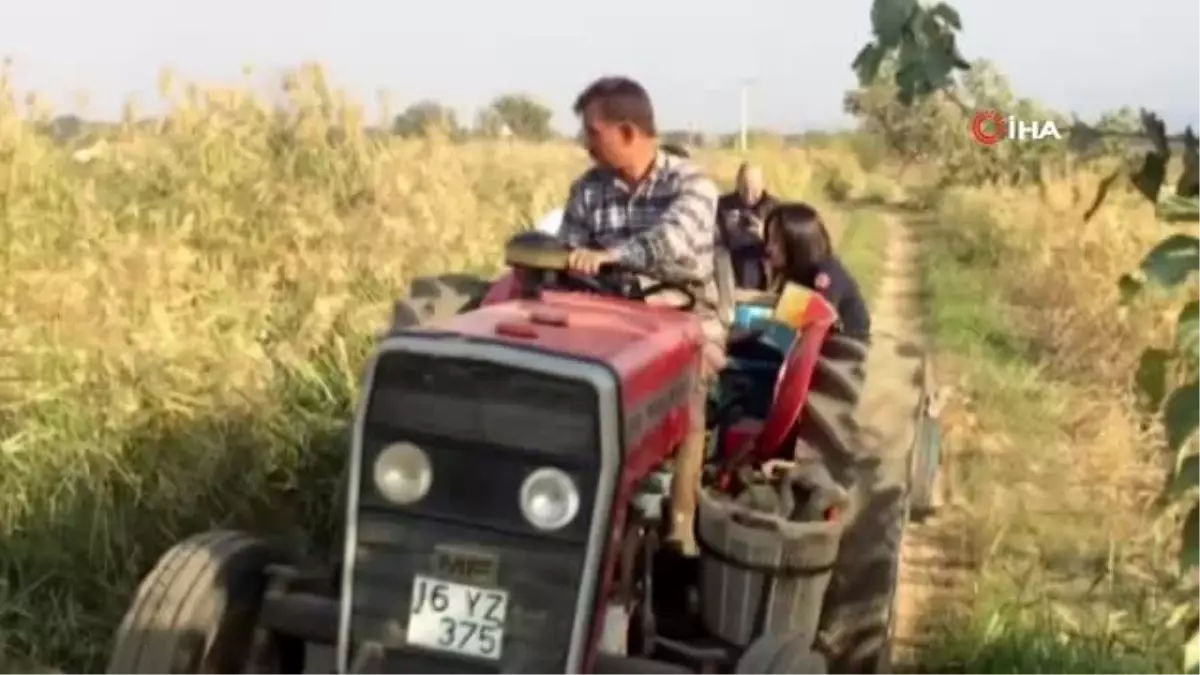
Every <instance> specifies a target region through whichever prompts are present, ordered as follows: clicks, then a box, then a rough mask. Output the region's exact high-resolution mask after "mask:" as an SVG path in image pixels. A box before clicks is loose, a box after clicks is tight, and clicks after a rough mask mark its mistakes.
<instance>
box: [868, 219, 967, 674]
mask: <svg viewBox="0 0 1200 675" xmlns="http://www.w3.org/2000/svg"><path fill="white" fill-rule="evenodd" d="M883 222H884V223H885V229H886V232H887V235H886V236H887V240H888V248H887V260H886V263H885V267H884V271H883V278H882V280H881V284H880V287H879V290H878V296H877V297H876V298H875V301H874V303H872V304H873V309H872V333H873V337H872V347H871V353H870V356H869V357H868V362H867V373H868V376H867V383H866V390H865V391H864V394H863V399H862V402H861V404H860V406H861V407H860V411H859V419H860V423H861V425H862V429H863V432H864V433H863V440H864V443H865V444H866V445H868V446H869V447H868V451H869V452H870V453H871V454H872V455H874V456H876V457H880V458H882V460H883V462H882V465H881V467H880V471H881V476H882V478H883V480H884V481H885V482H886V483H889V484H890V483H892V482H896V481H902V480H903V476H905V475H906V472H907V464H906V458H907V456H908V453H909V449H910V448H912V447H913V444H914V441H915V438H916V419H917V413H918V411H919V409H920V406H921V405H922V403H923V400H924V393H925V392H926V391H929V392H931V393H932V392H934V391H936V386H937V385H936V383H935V382H934V381H933V376H932V373H931V372H930V371H931V367H929V366H928V365H927V364H929V363H930V361H931V358H930V356H929V348H928V341H927V340H926V338H925V331H924V328H923V325H922V323H923V321H922V317H923V316H924V308H923V307H922V305H921V303H922V292H921V287H920V277H919V273H918V267H917V257H916V253H917V242H916V240H915V237H914V233H913V231H912V230H911V227H910V226H909V225H908V224H907V223H906V222H905V220H904V219H903V218H902V217H900V216H898V215H896V214H885V215H884V216H883ZM947 459H949V458H947ZM950 464H951V462H949V461H945V462H943V465H942V466H943V474H942V477H941V480H940V481H939V486H938V488H939V489H938V491H937V492H938V493H939V494H937V495H935V498H934V502H935V504H938V505H941V506H942V507H943V508H941V509H939V511H938V513H936V514H934V515H933V516H931V517H929V518H927V519H926V520H925V521H924V522H922V523H919V524H918V523H910V524H909V525H908V527H907V529H906V531H905V533H904V535H903V537H902V538H901V541H900V544H899V546H900V563H899V569H898V570H897V572H896V573H897V577H898V590H897V594H896V604H895V606H894V609H893V611H894V612H895V615H894V619H893V623H892V630H893V645H894V647H893V654H892V665H891V667H892V669H893V670H895V671H896V672H915V671H917V670H918V669H919V664H918V663H917V661H919V656H918V653H917V652H919V649H920V646H921V644H922V643H923V642H924V637H925V634H926V632H927V629H928V621H927V619H929V618H933V617H932V615H934V614H937V613H938V612H937V609H936V607H935V606H936V605H937V604H938V603H939V602H940V601H941V600H942V598H943V596H944V595H945V593H946V592H947V591H950V592H952V589H954V588H958V587H961V586H962V584H961V583H960V580H959V579H957V578H956V577H959V576H961V575H960V574H959V573H958V572H957V571H956V570H955V569H954V568H955V567H956V565H954V564H953V561H952V560H951V558H952V557H953V556H950V555H948V551H949V550H951V549H952V548H954V547H948V546H947V543H948V540H949V539H951V538H952V528H950V526H949V523H950V520H951V515H950V514H949V513H947V509H946V508H945V506H946V503H947V502H949V501H950V499H949V495H948V494H947V493H948V492H950V491H951V488H950V486H951V485H952V484H953V477H952V476H950V475H948V473H949V472H948V471H947V470H946V468H947V467H948V466H949V465H950Z"/></svg>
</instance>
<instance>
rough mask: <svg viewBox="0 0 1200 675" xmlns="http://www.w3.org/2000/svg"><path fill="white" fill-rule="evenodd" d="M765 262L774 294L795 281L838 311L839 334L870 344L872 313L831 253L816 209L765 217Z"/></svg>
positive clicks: (793, 207)
mask: <svg viewBox="0 0 1200 675" xmlns="http://www.w3.org/2000/svg"><path fill="white" fill-rule="evenodd" d="M766 230H767V247H766V257H767V264H768V266H769V267H770V269H771V276H772V286H773V290H774V291H775V292H779V291H781V290H782V289H783V286H784V284H786V283H787V282H789V281H790V282H793V283H797V284H800V285H802V286H806V287H808V288H811V289H813V290H814V291H816V292H818V293H820V294H821V295H823V296H824V297H825V299H826V300H828V301H829V303H830V304H831V305H833V306H834V308H836V309H837V311H838V318H839V320H838V330H839V331H840V332H842V333H843V334H845V335H847V336H849V337H853V338H857V339H859V340H863V341H867V340H869V339H870V336H871V315H870V312H868V310H867V302H866V300H865V299H864V298H863V294H862V290H861V289H860V288H859V286H858V281H856V280H855V279H854V276H853V275H852V274H850V270H848V269H846V266H845V265H843V264H842V261H841V260H839V259H838V257H837V256H836V255H834V252H833V243H832V242H831V240H830V238H829V231H828V230H827V229H826V228H825V223H824V222H822V220H821V215H820V214H819V213H817V210H816V209H814V208H813V207H811V206H809V205H808V204H803V203H798V202H793V203H785V204H781V205H779V206H777V207H776V208H775V209H774V210H773V211H771V213H770V215H768V216H767V222H766Z"/></svg>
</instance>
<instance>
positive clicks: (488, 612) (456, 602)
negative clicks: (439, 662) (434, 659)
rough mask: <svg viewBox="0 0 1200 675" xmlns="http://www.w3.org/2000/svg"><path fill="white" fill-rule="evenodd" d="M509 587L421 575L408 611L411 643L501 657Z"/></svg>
mask: <svg viewBox="0 0 1200 675" xmlns="http://www.w3.org/2000/svg"><path fill="white" fill-rule="evenodd" d="M507 614H508V591H502V590H499V589H495V588H483V587H480V586H472V585H469V584H458V583H454V582H452V581H442V580H440V579H434V578H433V577H427V576H422V575H417V576H416V577H415V578H414V579H413V589H412V606H411V607H410V608H409V613H408V635H407V641H408V644H410V645H416V646H420V647H425V648H428V649H436V650H439V651H444V652H452V653H455V654H463V655H466V656H475V657H478V658H484V659H492V660H498V659H499V658H500V652H501V648H502V647H503V646H504V618H505V616H506V615H507Z"/></svg>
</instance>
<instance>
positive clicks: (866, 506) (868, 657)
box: [796, 335, 908, 673]
mask: <svg viewBox="0 0 1200 675" xmlns="http://www.w3.org/2000/svg"><path fill="white" fill-rule="evenodd" d="M868 349H869V346H868V345H867V344H866V343H865V342H861V341H859V340H855V339H853V338H849V337H846V336H842V335H832V336H830V337H829V339H827V340H826V341H825V343H824V345H823V346H822V349H821V358H820V360H819V361H818V363H817V367H816V370H815V372H814V373H813V381H812V386H811V388H810V391H809V394H808V400H807V401H806V403H805V407H804V412H803V414H802V415H801V418H800V424H799V425H798V429H797V441H796V445H797V447H796V450H797V454H798V455H808V456H810V457H814V456H815V457H820V458H821V459H822V460H823V461H824V462H825V464H826V466H828V468H829V470H830V473H831V474H833V476H834V478H835V479H836V480H837V481H838V482H839V483H841V484H842V485H843V486H845V487H847V489H849V490H850V492H851V495H852V506H851V508H850V512H849V513H848V514H847V517H848V518H849V522H848V523H847V527H846V530H845V532H844V534H843V535H842V541H841V545H840V547H839V551H838V558H837V562H836V563H835V567H834V571H833V576H832V577H831V579H830V582H829V588H828V590H827V591H826V594H825V602H824V606H823V607H822V608H821V628H820V634H821V639H820V640H819V643H820V645H821V648H822V651H823V652H824V653H825V654H826V656H827V657H828V660H829V662H828V667H829V672H834V673H873V672H879V669H880V668H881V667H884V668H886V661H887V659H888V652H889V649H888V646H889V642H890V637H891V636H890V631H891V617H892V614H893V612H892V604H893V601H894V598H895V591H896V581H897V580H896V577H897V570H898V567H897V563H898V560H899V555H900V535H901V533H902V531H903V528H904V524H905V520H906V518H905V514H906V510H907V507H906V500H905V494H906V485H905V484H906V483H907V478H908V465H907V457H905V458H903V459H896V460H895V461H893V459H892V458H882V457H874V456H865V455H864V453H863V452H862V451H861V450H860V445H861V436H860V433H861V432H860V430H859V428H858V425H857V422H856V419H855V415H856V412H857V407H858V403H859V400H860V398H861V395H862V390H863V384H864V381H865V379H866V375H865V362H866V358H867V353H868Z"/></svg>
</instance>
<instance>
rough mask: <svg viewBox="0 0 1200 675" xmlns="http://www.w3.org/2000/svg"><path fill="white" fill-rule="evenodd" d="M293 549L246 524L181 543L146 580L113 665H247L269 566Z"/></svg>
mask: <svg viewBox="0 0 1200 675" xmlns="http://www.w3.org/2000/svg"><path fill="white" fill-rule="evenodd" d="M289 557H290V556H288V555H287V554H286V552H285V551H283V550H282V549H281V548H279V547H276V546H274V545H272V544H270V543H268V542H266V541H264V540H262V539H259V538H257V537H254V536H252V535H249V534H244V533H242V532H232V531H222V530H218V531H213V532H205V533H203V534H199V535H196V536H193V537H191V538H189V539H185V540H184V541H182V542H180V543H179V544H176V545H175V546H174V547H172V548H171V549H170V550H168V551H167V553H166V554H165V555H163V557H162V558H160V559H159V561H158V563H157V564H156V565H155V566H154V568H153V569H152V570H150V573H149V574H147V575H146V577H145V578H144V579H143V580H142V583H141V585H140V586H139V587H138V590H137V594H136V595H135V596H134V599H133V603H132V604H131V605H130V607H129V610H128V611H127V612H126V613H125V617H124V618H123V619H122V620H121V625H120V627H119V628H118V629H117V634H116V638H115V639H114V643H113V648H112V654H111V656H110V658H109V662H108V669H107V672H109V673H160V674H161V673H240V672H245V671H246V669H247V665H248V663H249V661H250V657H251V653H252V647H253V644H254V637H255V627H256V625H257V624H258V617H259V612H260V611H261V610H262V600H263V594H264V593H265V591H266V583H267V574H266V570H267V567H268V566H270V565H272V564H277V563H283V562H287V561H288V560H289Z"/></svg>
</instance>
